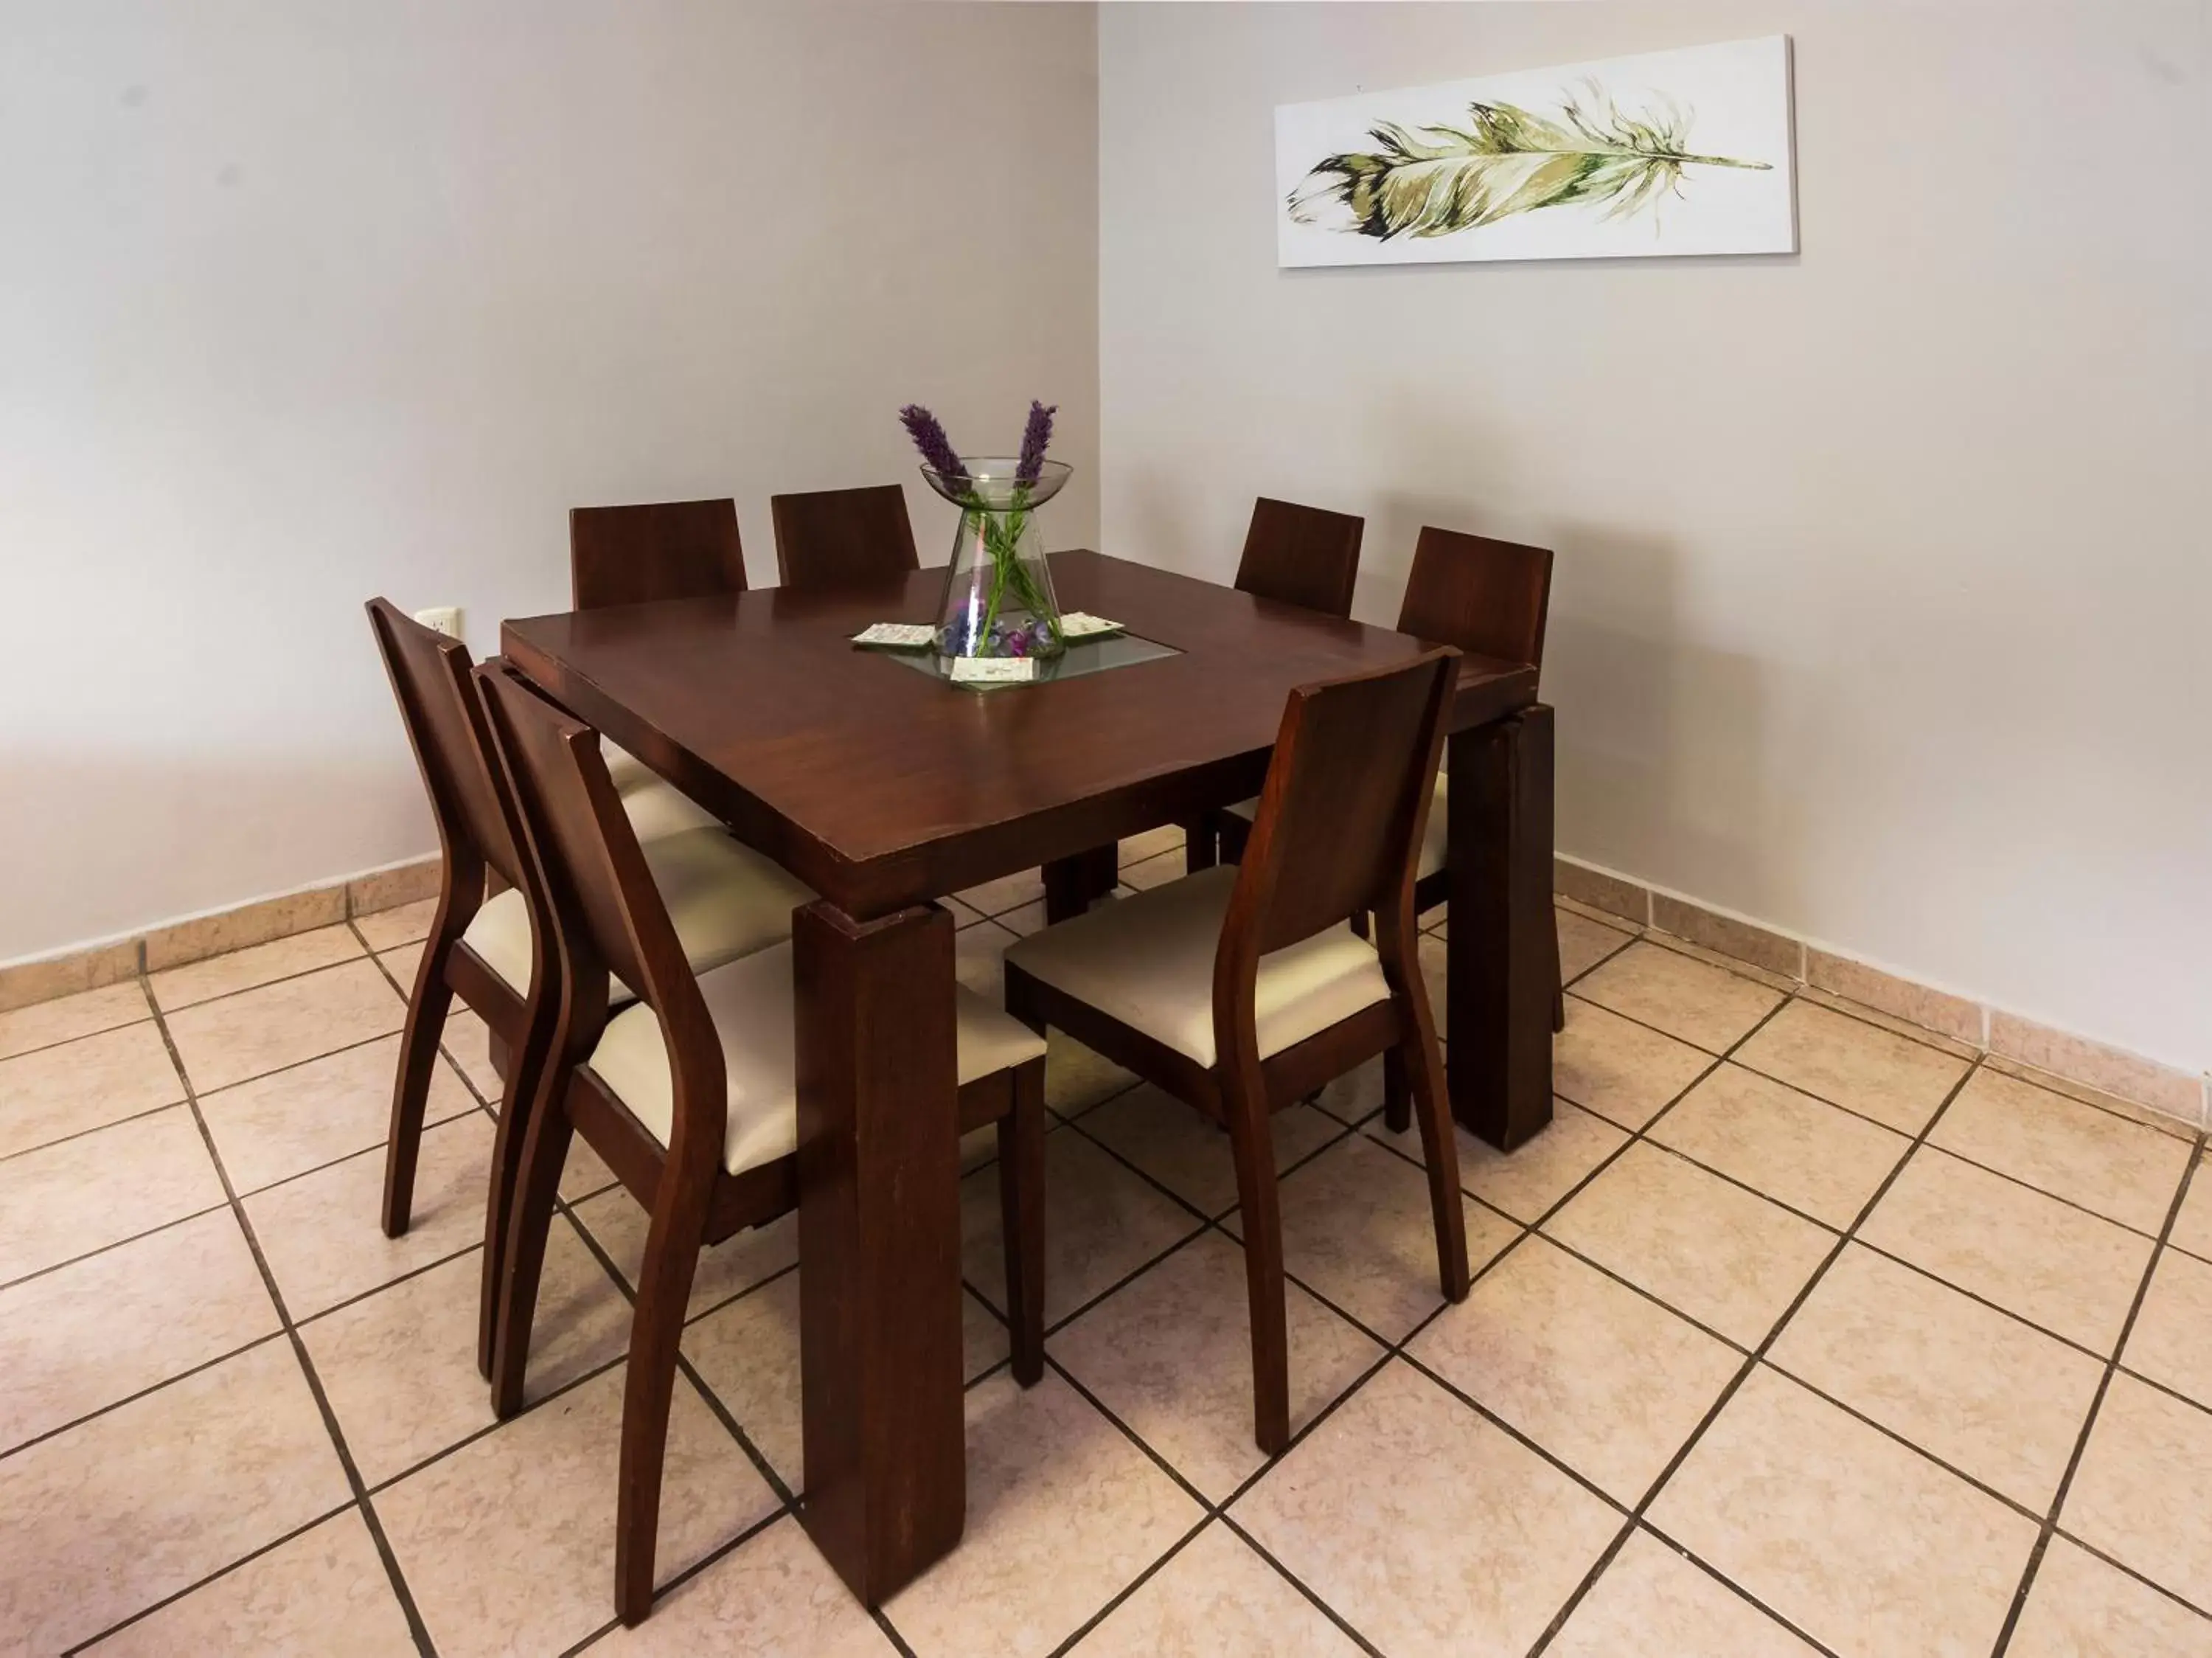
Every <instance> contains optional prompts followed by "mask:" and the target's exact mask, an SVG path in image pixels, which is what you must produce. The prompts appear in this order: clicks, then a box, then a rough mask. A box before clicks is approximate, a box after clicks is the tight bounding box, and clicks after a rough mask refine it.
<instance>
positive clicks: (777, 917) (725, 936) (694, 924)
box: [461, 828, 814, 999]
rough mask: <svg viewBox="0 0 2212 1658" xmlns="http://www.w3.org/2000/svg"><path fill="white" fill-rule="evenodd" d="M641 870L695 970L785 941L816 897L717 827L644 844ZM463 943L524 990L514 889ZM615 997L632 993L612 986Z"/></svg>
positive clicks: (524, 932) (522, 925)
mask: <svg viewBox="0 0 2212 1658" xmlns="http://www.w3.org/2000/svg"><path fill="white" fill-rule="evenodd" d="M641 850H643V852H644V853H645V862H646V867H647V869H651V870H652V871H653V885H654V886H655V887H658V888H659V891H660V899H661V902H662V903H664V904H665V905H667V906H668V918H669V919H670V920H671V921H672V922H674V923H676V937H677V940H678V942H680V943H681V944H682V945H683V946H684V955H685V956H686V958H688V959H689V960H690V963H691V966H692V970H693V971H694V972H704V971H706V970H707V969H708V968H709V967H719V966H721V965H722V963H724V962H725V961H728V960H732V958H734V957H737V956H741V955H749V954H751V953H752V952H753V951H755V950H758V949H763V948H766V947H768V946H769V945H770V944H774V943H775V942H778V941H779V940H781V939H787V938H789V937H790V936H791V912H792V911H793V910H795V909H797V908H798V907H799V905H802V904H811V903H812V902H813V901H814V893H812V891H811V890H810V889H809V888H808V887H806V886H805V884H804V883H802V882H800V881H798V880H796V879H794V878H793V876H792V875H789V874H788V873H787V872H786V871H785V869H783V868H782V866H781V865H780V864H778V863H775V862H774V861H773V860H771V859H769V858H765V857H763V856H761V855H760V854H759V853H758V852H756V851H754V850H752V848H750V846H744V845H740V844H738V842H736V841H734V840H732V839H731V838H730V837H729V836H728V835H727V834H726V832H723V831H722V830H720V829H719V828H717V829H691V830H687V831H685V832H684V833H682V834H678V835H665V836H663V837H662V838H659V839H658V840H648V841H644V842H643V844H642V847H641ZM461 942H463V943H464V944H466V945H467V946H468V947H469V948H471V950H473V951H475V952H476V953H477V954H478V955H479V956H481V957H483V962H484V965H485V966H488V967H489V968H490V969H491V970H492V971H493V972H495V973H497V974H498V975H499V976H500V977H501V978H503V979H505V980H506V981H507V984H509V985H511V986H513V989H514V991H515V993H516V994H517V995H521V994H523V993H525V992H526V991H528V990H529V988H530V911H529V907H528V906H527V905H526V904H525V903H524V902H523V898H522V894H521V893H519V892H516V891H514V890H513V889H511V888H510V889H509V890H508V891H507V892H504V893H500V894H499V896H498V897H496V898H494V899H488V900H486V902H485V904H484V906H483V908H482V909H481V910H478V911H477V913H476V917H475V918H474V919H473V920H471V922H470V923H469V930H468V931H466V932H465V933H464V934H462V935H461ZM615 988H616V993H617V996H618V997H622V998H623V999H627V998H628V997H629V996H630V994H631V992H630V991H629V989H628V987H627V986H624V985H622V984H617V986H616V987H615Z"/></svg>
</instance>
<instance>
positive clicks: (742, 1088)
mask: <svg viewBox="0 0 2212 1658" xmlns="http://www.w3.org/2000/svg"><path fill="white" fill-rule="evenodd" d="M699 994H700V995H701V996H702V997H703V998H705V1000H706V1003H707V1011H708V1014H710V1015H713V1018H714V1033H715V1035H717V1036H718V1037H720V1039H721V1045H722V1069H723V1071H724V1073H725V1075H726V1077H727V1080H728V1083H729V1114H728V1125H727V1131H726V1133H725V1135H724V1137H723V1141H722V1167H725V1168H726V1169H727V1170H728V1171H729V1172H730V1173H732V1174H742V1173H744V1171H745V1170H747V1169H749V1168H757V1167H760V1165H762V1164H763V1163H766V1162H772V1161H775V1159H776V1158H778V1157H782V1156H787V1155H789V1154H790V1153H792V1152H793V1151H795V1150H797V1149H798V1148H799V1088H798V1083H797V1081H796V1078H795V1072H794V1066H793V1045H794V1041H793V1029H792V990H791V946H790V945H789V944H788V943H784V944H778V945H775V946H774V947H772V948H769V949H765V950H760V951H757V952H755V953H754V954H751V955H748V956H744V957H742V958H740V959H739V960H735V961H732V962H729V963H727V964H726V965H725V966H720V967H717V968H715V969H714V971H713V972H706V973H702V974H700V975H699ZM953 995H954V998H955V1002H954V1016H955V1019H956V1021H957V1031H958V1034H959V1045H960V1081H961V1082H962V1083H963V1085H965V1084H967V1083H969V1082H976V1081H978V1080H979V1079H981V1078H982V1077H985V1076H989V1075H990V1074H991V1073H992V1072H994V1071H997V1070H1006V1069H1008V1068H1009V1067H1011V1066H1014V1065H1018V1064H1021V1063H1023V1062H1024V1060H1029V1059H1038V1058H1043V1056H1044V1039H1042V1037H1040V1036H1038V1035H1036V1033H1034V1032H1032V1031H1030V1030H1029V1029H1027V1028H1026V1027H1024V1026H1022V1025H1020V1024H1018V1023H1017V1022H1016V1021H1013V1020H1012V1019H1010V1018H1008V1017H1007V1016H1006V1014H1004V1013H1003V1012H1001V1011H1000V1009H997V1008H994V1007H993V1006H992V1005H991V1004H990V1003H988V1002H986V1001H985V1000H984V999H983V998H982V997H980V996H978V995H976V994H975V991H971V990H969V988H968V987H967V986H966V985H964V984H957V985H955V986H954V987H953ZM589 1064H590V1069H591V1070H592V1074H593V1075H594V1076H597V1077H598V1078H599V1081H600V1082H604V1083H605V1084H606V1087H607V1090H608V1092H609V1093H611V1094H613V1095H614V1096H615V1097H616V1098H617V1099H618V1100H621V1101H622V1102H623V1105H624V1106H627V1107H629V1113H630V1115H631V1116H633V1117H635V1118H636V1119H637V1120H638V1121H639V1122H640V1123H641V1124H643V1125H645V1128H646V1129H647V1131H648V1132H649V1133H651V1134H652V1136H653V1138H654V1139H656V1140H658V1141H659V1142H660V1143H661V1144H663V1145H664V1146H665V1145H666V1144H667V1143H668V1141H669V1136H670V1134H671V1132H672V1131H673V1128H674V1124H675V1118H676V1079H675V1076H674V1075H673V1073H672V1072H671V1069H670V1066H669V1063H668V1048H667V1045H666V1044H665V1042H664V1041H663V1040H662V1039H661V1034H660V1020H659V1015H656V1014H655V1013H654V1012H653V1009H650V1008H648V1007H647V1006H645V1005H644V1004H643V1003H639V1004H638V1005H637V1006H635V1007H633V1008H629V1009H624V1010H623V1012H621V1013H619V1014H617V1015H615V1017H614V1018H613V1020H611V1021H610V1022H609V1023H608V1026H607V1028H606V1031H605V1033H604V1034H603V1035H602V1036H601V1037H600V1038H599V1046H598V1047H597V1048H596V1049H594V1050H593V1051H592V1058H591V1060H590V1062H589Z"/></svg>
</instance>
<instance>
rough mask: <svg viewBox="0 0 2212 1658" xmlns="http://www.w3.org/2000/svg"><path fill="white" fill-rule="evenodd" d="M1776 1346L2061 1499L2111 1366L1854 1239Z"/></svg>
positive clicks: (1812, 1378)
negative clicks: (2078, 1442) (2099, 1387)
mask: <svg viewBox="0 0 2212 1658" xmlns="http://www.w3.org/2000/svg"><path fill="white" fill-rule="evenodd" d="M1769 1357H1770V1358H1771V1361H1772V1362H1774V1363H1775V1364H1776V1365H1778V1366H1779V1367H1780V1368H1783V1369H1784V1370H1787V1371H1788V1372H1790V1375H1794V1376H1796V1377H1797V1378H1798V1379H1799V1380H1800V1381H1806V1382H1809V1383H1810V1384H1812V1386H1814V1387H1817V1388H1819V1389H1820V1391H1821V1392H1822V1393H1826V1394H1828V1395H1829V1396H1830V1397H1831V1398H1832V1399H1840V1400H1841V1401H1843V1403H1844V1404H1845V1405H1849V1406H1850V1407H1851V1409H1853V1410H1855V1411H1858V1412H1859V1413H1860V1414H1862V1415H1863V1416H1866V1417H1870V1418H1872V1419H1873V1420H1874V1421H1875V1422H1878V1423H1881V1425H1882V1426H1883V1427H1885V1428H1887V1429H1890V1430H1891V1431H1892V1432H1893V1433H1896V1434H1899V1435H1902V1436H1904V1437H1905V1438H1906V1439H1908V1440H1911V1442H1913V1443H1914V1444H1915V1445H1917V1446H1918V1447H1920V1448H1921V1449H1923V1450H1924V1451H1926V1452H1927V1453H1928V1454H1929V1455H1931V1456H1934V1457H1936V1458H1938V1459H1940V1460H1942V1461H1944V1462H1948V1463H1949V1464H1950V1465H1951V1466H1953V1467H1954V1468H1957V1469H1960V1471H1962V1472H1966V1473H1967V1474H1971V1475H1972V1477H1973V1478H1976V1479H1978V1480H1980V1481H1981V1482H1982V1483H1983V1484H1985V1485H1988V1486H1990V1487H1992V1488H1993V1489H1995V1490H1999V1491H2002V1492H2003V1493H2004V1494H2005V1495H2006V1496H2009V1497H2011V1498H2012V1499H2013V1500H2014V1501H2015V1503H2021V1504H2023V1505H2025V1506H2026V1507H2027V1508H2030V1509H2036V1510H2037V1511H2039V1512H2040V1511H2042V1510H2044V1509H2048V1508H2049V1507H2050V1506H2051V1498H2052V1497H2053V1496H2056V1495H2057V1490H2058V1481H2059V1478H2060V1477H2061V1476H2062V1475H2063V1474H2064V1473H2065V1472H2066V1464H2067V1461H2068V1460H2069V1459H2070V1458H2071V1457H2072V1456H2073V1454H2074V1445H2075V1441H2076V1440H2077V1439H2079V1438H2080V1436H2081V1424H2082V1423H2083V1422H2084V1421H2086V1420H2087V1417H2088V1414H2089V1402H2090V1400H2091V1399H2093V1398H2095V1397H2096V1392H2097V1384H2098V1383H2099V1382H2100V1381H2102V1380H2103V1378H2104V1366H2103V1365H2102V1364H2100V1362H2098V1361H2097V1360H2095V1359H2093V1358H2091V1357H2090V1356H2088V1355H2087V1353H2083V1352H2081V1351H2080V1350H2077V1349H2075V1348H2072V1347H2069V1346H2066V1345H2065V1344H2063V1343H2062V1342H2058V1341H2055V1340H2053V1339H2052V1338H2051V1337H2049V1336H2046V1335H2045V1334H2044V1333H2043V1332H2041V1331H2039V1330H2036V1329H2033V1328H2031V1327H2030V1326H2027V1325H2026V1324H2023V1323H2021V1321H2020V1320H2017V1319H2013V1318H2008V1317H2007V1316H2006V1315H2005V1314H2002V1313H1999V1312H1996V1311H1995V1310H1994V1309H1992V1308H1987V1307H1984V1306H1983V1305H1982V1304H1981V1303H1980V1302H1978V1301H1970V1300H1968V1299H1967V1298H1966V1296H1964V1295H1960V1293H1959V1292H1958V1291H1957V1290H1955V1289H1949V1288H1948V1287H1947V1286H1945V1285H1943V1284H1941V1283H1936V1281H1935V1280H1934V1279H1933V1278H1930V1277H1926V1276H1924V1275H1923V1274H1921V1273H1918V1272H1916V1271H1913V1270H1912V1269H1911V1267H1909V1266H1900V1265H1898V1264H1897V1263H1896V1262H1895V1261H1893V1260H1891V1259H1888V1258H1887V1256H1883V1255H1877V1254H1875V1253H1874V1252H1873V1251H1872V1250H1870V1249H1866V1248H1863V1247H1860V1246H1859V1245H1857V1244H1852V1245H1850V1246H1849V1247H1846V1248H1845V1249H1844V1253H1843V1254H1842V1255H1841V1256H1839V1257H1838V1259H1837V1261H1836V1264H1835V1265H1833V1266H1832V1267H1830V1268H1829V1269H1828V1271H1826V1274H1824V1275H1823V1276H1822V1277H1821V1279H1820V1283H1817V1284H1815V1285H1814V1286H1813V1293H1812V1294H1811V1295H1808V1297H1806V1300H1805V1305H1804V1306H1803V1307H1802V1308H1800V1309H1799V1310H1798V1313H1797V1316H1796V1318H1794V1319H1792V1320H1790V1325H1789V1327H1788V1328H1787V1329H1785V1330H1784V1331H1783V1332H1782V1334H1781V1335H1780V1337H1779V1338H1777V1339H1776V1341H1775V1344H1774V1346H1773V1348H1772V1349H1771V1350H1770V1353H1769Z"/></svg>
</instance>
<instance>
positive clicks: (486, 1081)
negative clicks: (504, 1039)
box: [400, 978, 507, 1108]
mask: <svg viewBox="0 0 2212 1658" xmlns="http://www.w3.org/2000/svg"><path fill="white" fill-rule="evenodd" d="M406 982H407V981H406V980H405V979H404V978H402V979H401V980H400V983H401V984H405V983H406ZM438 1045H439V1046H440V1047H441V1048H443V1049H444V1050H445V1051H446V1052H447V1055H448V1056H449V1057H450V1058H452V1060H453V1064H456V1065H458V1066H459V1067H460V1072H461V1075H462V1076H465V1077H467V1078H468V1079H469V1086H470V1087H471V1088H474V1089H476V1091H477V1093H478V1094H482V1095H483V1097H484V1099H485V1100H486V1101H487V1102H489V1104H490V1105H491V1106H493V1107H495V1108H496V1107H497V1106H498V1105H499V1097H500V1095H501V1094H502V1093H503V1092H505V1090H506V1086H507V1085H506V1084H505V1083H504V1082H501V1081H500V1076H499V1067H498V1066H496V1065H495V1064H492V1062H491V1032H490V1030H489V1028H487V1027H486V1026H485V1024H484V1021H483V1019H482V1018H480V1017H479V1016H478V1015H477V1014H475V1013H473V1012H472V1011H471V1010H470V1009H467V1008H459V1007H457V1008H455V1009H453V1012H452V1013H450V1014H448V1015H447V1017H446V1032H445V1035H444V1036H443V1037H442V1038H441V1039H440V1041H439V1043H438Z"/></svg>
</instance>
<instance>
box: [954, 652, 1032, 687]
mask: <svg viewBox="0 0 2212 1658" xmlns="http://www.w3.org/2000/svg"><path fill="white" fill-rule="evenodd" d="M1034 679H1036V661H1035V659H1034V658H1031V657H1028V656H955V657H954V658H953V659H952V683H953V684H955V685H1026V684H1027V683H1028V682H1029V681H1030V680H1034Z"/></svg>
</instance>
